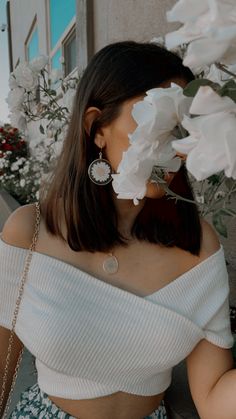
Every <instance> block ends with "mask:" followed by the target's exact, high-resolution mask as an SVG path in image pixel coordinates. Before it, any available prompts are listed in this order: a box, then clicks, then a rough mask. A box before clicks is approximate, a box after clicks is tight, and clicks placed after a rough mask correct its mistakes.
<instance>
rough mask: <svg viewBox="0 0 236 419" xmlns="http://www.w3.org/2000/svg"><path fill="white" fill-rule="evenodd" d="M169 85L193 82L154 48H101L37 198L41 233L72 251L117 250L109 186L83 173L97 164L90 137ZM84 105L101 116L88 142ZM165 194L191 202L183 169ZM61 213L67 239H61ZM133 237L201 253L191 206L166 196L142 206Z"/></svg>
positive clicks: (127, 43) (172, 56)
mask: <svg viewBox="0 0 236 419" xmlns="http://www.w3.org/2000/svg"><path fill="white" fill-rule="evenodd" d="M174 78H180V79H183V80H186V82H189V81H191V80H192V79H193V78H194V76H193V74H192V73H191V71H190V70H189V69H188V68H186V67H184V66H183V64H182V61H181V59H180V58H179V57H178V56H177V55H175V54H173V53H172V52H169V51H167V50H166V49H164V48H163V47H161V46H158V45H156V44H151V43H137V42H133V41H125V42H118V43H114V44H111V45H108V46H106V47H104V48H103V49H101V50H100V51H99V52H98V53H96V54H95V55H94V57H93V58H92V59H91V61H90V63H89V65H88V66H87V68H86V70H85V72H84V74H83V76H82V78H81V80H80V82H79V85H78V89H77V92H76V95H75V100H74V107H73V112H72V117H71V121H70V125H69V129H68V133H67V136H66V139H65V141H64V145H63V150H62V153H61V155H60V157H59V160H58V163H57V167H56V169H55V170H54V173H53V176H52V179H51V181H50V185H49V187H48V188H47V190H46V192H45V191H44V193H42V198H41V208H42V215H43V217H44V220H45V223H46V227H47V230H48V231H49V232H50V233H51V234H53V235H56V236H58V237H60V238H62V239H64V240H66V241H67V242H68V244H69V246H70V247H71V249H73V250H75V251H81V250H87V251H91V252H94V251H109V250H110V249H111V248H113V247H114V246H115V245H125V244H126V240H125V238H124V237H122V236H121V234H120V233H119V231H118V228H117V213H116V209H115V205H114V192H113V190H112V186H111V184H109V185H106V186H97V185H95V184H94V183H92V182H91V180H90V179H89V177H88V173H87V171H88V166H89V164H90V163H91V162H92V161H93V160H94V159H96V158H98V152H99V149H98V147H97V146H96V145H95V143H94V137H95V133H96V130H97V129H98V127H100V126H104V125H106V124H109V123H110V122H112V121H113V120H114V119H115V118H116V117H117V116H118V114H119V110H120V107H121V105H122V103H123V102H124V101H126V100H128V99H131V98H134V97H136V96H138V95H141V94H144V93H145V92H146V91H147V90H149V89H151V88H154V87H157V86H159V85H160V84H161V83H163V82H165V81H168V80H171V79H174ZM90 106H95V107H97V108H99V109H100V110H101V111H102V112H101V116H100V117H99V118H98V119H97V120H96V121H95V123H94V124H93V126H92V129H91V132H90V135H89V136H88V135H87V133H86V131H85V128H84V115H85V112H86V110H87V108H88V107H90ZM171 188H172V190H174V191H175V192H177V193H178V194H180V195H182V196H184V197H186V198H189V199H193V193H192V190H191V186H190V184H189V181H188V177H187V174H186V169H185V168H184V167H182V168H181V169H180V171H179V172H178V174H177V175H176V176H175V178H174V180H173V181H172V183H171ZM61 210H62V211H61ZM62 214H63V218H64V220H65V223H66V229H67V237H64V236H63V232H62V226H61V225H62V223H61V219H62ZM132 234H133V236H134V237H136V238H138V239H140V240H146V241H149V242H151V243H158V244H163V245H165V246H178V247H180V248H182V249H185V250H187V251H189V252H191V253H193V254H199V251H200V244H201V225H200V219H199V214H198V210H197V207H196V205H195V204H191V203H186V202H183V201H178V202H177V203H176V202H175V201H174V200H173V199H167V198H166V197H164V198H161V199H147V200H146V202H145V205H144V207H143V208H142V210H141V211H140V213H139V214H138V216H137V218H136V220H135V222H134V225H133V228H132Z"/></svg>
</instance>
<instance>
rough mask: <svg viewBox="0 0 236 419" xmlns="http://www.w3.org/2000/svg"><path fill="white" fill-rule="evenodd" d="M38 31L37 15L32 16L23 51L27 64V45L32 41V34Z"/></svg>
mask: <svg viewBox="0 0 236 419" xmlns="http://www.w3.org/2000/svg"><path fill="white" fill-rule="evenodd" d="M36 30H38V22H37V15H35V16H34V18H33V21H32V24H31V26H30V29H29V32H28V35H27V37H26V39H25V44H24V50H25V60H26V61H27V62H28V63H29V62H30V61H29V51H28V48H29V43H30V41H31V40H32V37H33V34H34V32H35V31H36ZM38 52H39V34H38Z"/></svg>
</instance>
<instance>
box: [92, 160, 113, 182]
mask: <svg viewBox="0 0 236 419" xmlns="http://www.w3.org/2000/svg"><path fill="white" fill-rule="evenodd" d="M91 174H92V177H93V178H94V179H95V180H96V181H97V182H105V181H107V180H108V178H109V177H110V174H111V171H110V167H109V166H108V164H106V163H105V162H103V161H98V162H97V163H94V164H93V165H92V168H91Z"/></svg>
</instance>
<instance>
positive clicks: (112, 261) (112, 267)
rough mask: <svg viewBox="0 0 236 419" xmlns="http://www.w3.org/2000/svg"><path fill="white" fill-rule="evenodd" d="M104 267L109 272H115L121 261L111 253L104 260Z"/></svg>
mask: <svg viewBox="0 0 236 419" xmlns="http://www.w3.org/2000/svg"><path fill="white" fill-rule="evenodd" d="M102 268H103V270H104V272H106V273H107V274H110V275H111V274H115V273H116V272H117V271H118V269H119V262H118V260H117V258H116V257H115V256H114V255H113V253H109V254H108V255H107V257H106V258H105V259H104V261H103V265H102Z"/></svg>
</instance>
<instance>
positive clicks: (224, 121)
mask: <svg viewBox="0 0 236 419" xmlns="http://www.w3.org/2000/svg"><path fill="white" fill-rule="evenodd" d="M190 113H191V114H195V115H200V116H197V117H194V118H189V117H187V116H185V117H184V120H183V122H182V125H183V127H184V128H185V129H186V130H187V131H188V132H189V136H188V137H186V138H184V139H182V140H177V141H173V143H172V145H173V147H174V149H175V150H177V151H178V152H180V153H183V154H187V155H188V156H187V159H186V166H187V169H188V170H189V172H190V173H192V175H193V176H194V177H195V178H196V179H197V180H204V179H206V178H208V177H209V176H211V175H213V174H215V173H217V172H220V171H222V170H223V171H224V172H225V175H226V176H227V177H232V178H234V179H236V138H235V132H236V104H235V103H234V102H233V100H231V99H230V98H229V97H220V96H219V95H218V94H217V93H216V92H214V90H213V89H212V88H211V87H209V86H204V87H200V89H199V90H198V93H197V95H196V96H195V98H194V100H193V103H192V106H191V108H190Z"/></svg>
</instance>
